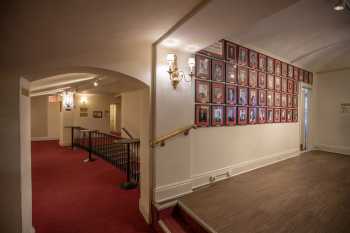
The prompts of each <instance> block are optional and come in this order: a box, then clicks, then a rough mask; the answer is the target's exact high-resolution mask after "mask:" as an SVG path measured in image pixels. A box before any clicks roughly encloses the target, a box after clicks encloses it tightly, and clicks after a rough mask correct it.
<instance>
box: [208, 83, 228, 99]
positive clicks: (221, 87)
mask: <svg viewBox="0 0 350 233" xmlns="http://www.w3.org/2000/svg"><path fill="white" fill-rule="evenodd" d="M211 93H212V95H211V102H212V103H214V104H224V103H225V84H223V83H212V84H211Z"/></svg>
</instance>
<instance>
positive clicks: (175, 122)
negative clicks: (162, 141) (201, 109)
mask: <svg viewBox="0 0 350 233" xmlns="http://www.w3.org/2000/svg"><path fill="white" fill-rule="evenodd" d="M168 52H176V54H177V56H178V63H179V66H180V68H181V69H183V70H185V71H186V72H188V70H187V59H188V57H189V56H190V54H186V53H182V52H179V51H174V50H170V49H165V48H162V47H159V48H158V53H157V77H156V86H157V89H156V95H157V97H156V132H155V135H156V136H155V137H160V136H163V135H164V134H167V133H168V132H170V131H173V130H176V129H178V128H181V127H184V126H188V125H191V124H193V123H194V83H186V82H181V83H180V85H179V86H178V88H177V89H176V90H173V88H172V86H171V83H170V81H169V75H168V73H167V72H166V70H167V63H166V54H167V53H168ZM299 130H300V125H299V123H281V124H264V125H253V126H236V127H217V128H214V127H212V128H200V129H197V130H195V131H192V133H191V134H190V136H189V137H184V136H178V137H177V138H174V139H172V140H170V141H169V142H167V144H166V146H165V147H157V148H156V149H155V169H156V170H155V172H156V174H155V185H156V190H155V194H154V195H155V199H156V201H158V202H160V201H163V200H166V199H169V198H171V197H174V196H177V195H182V194H184V193H188V192H191V191H192V189H193V188H194V187H198V186H201V185H204V184H207V183H209V177H210V176H211V175H220V174H222V173H224V172H227V171H228V172H230V173H231V174H236V173H239V172H242V171H246V170H249V169H252V168H256V167H259V166H262V165H266V164H269V163H272V162H276V161H278V160H281V159H285V158H289V157H291V156H296V155H298V154H299V143H300V137H299Z"/></svg>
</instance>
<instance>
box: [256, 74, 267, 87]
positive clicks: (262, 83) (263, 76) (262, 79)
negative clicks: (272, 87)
mask: <svg viewBox="0 0 350 233" xmlns="http://www.w3.org/2000/svg"><path fill="white" fill-rule="evenodd" d="M258 87H259V88H262V89H266V73H264V72H261V71H259V72H258Z"/></svg>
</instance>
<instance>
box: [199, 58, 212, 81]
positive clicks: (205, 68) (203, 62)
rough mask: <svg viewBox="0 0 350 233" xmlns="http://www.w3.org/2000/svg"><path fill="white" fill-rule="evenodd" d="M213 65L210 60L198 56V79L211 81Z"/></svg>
mask: <svg viewBox="0 0 350 233" xmlns="http://www.w3.org/2000/svg"><path fill="white" fill-rule="evenodd" d="M210 75H211V64H210V59H209V58H207V57H205V56H202V55H198V54H197V55H196V78H200V79H205V80H209V79H210V78H211V77H210Z"/></svg>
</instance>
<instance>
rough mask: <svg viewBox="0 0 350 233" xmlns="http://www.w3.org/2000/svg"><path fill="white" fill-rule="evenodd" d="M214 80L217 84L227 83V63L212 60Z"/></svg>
mask: <svg viewBox="0 0 350 233" xmlns="http://www.w3.org/2000/svg"><path fill="white" fill-rule="evenodd" d="M211 64H212V69H211V70H212V74H211V77H212V80H213V81H216V82H225V62H223V61H219V60H212V62H211Z"/></svg>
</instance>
